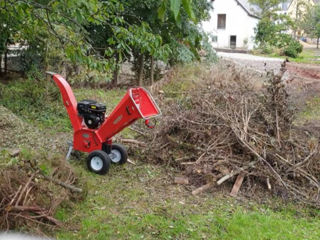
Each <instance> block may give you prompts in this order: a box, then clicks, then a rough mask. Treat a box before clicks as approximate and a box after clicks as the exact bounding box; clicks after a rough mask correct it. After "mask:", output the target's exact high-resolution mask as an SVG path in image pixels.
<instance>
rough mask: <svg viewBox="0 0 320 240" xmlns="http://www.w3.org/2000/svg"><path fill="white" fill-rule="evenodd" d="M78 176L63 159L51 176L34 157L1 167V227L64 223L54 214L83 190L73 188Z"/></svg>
mask: <svg viewBox="0 0 320 240" xmlns="http://www.w3.org/2000/svg"><path fill="white" fill-rule="evenodd" d="M75 182H76V178H75V175H74V173H73V171H72V170H71V168H70V167H68V166H67V164H66V163H65V162H63V161H62V160H61V161H60V162H59V161H58V164H57V163H56V166H55V168H54V169H53V171H52V173H51V174H50V175H48V174H46V173H45V172H44V171H43V170H41V169H40V168H38V166H37V163H36V162H35V161H33V160H20V161H19V162H18V164H7V166H6V167H4V168H1V169H0V230H13V229H15V230H16V229H19V228H20V227H24V228H25V227H26V226H28V227H30V229H38V231H39V232H41V229H44V228H45V229H53V228H56V227H60V226H61V225H62V223H61V222H60V221H58V220H57V219H55V217H54V215H55V212H56V210H57V208H58V206H59V205H60V204H61V203H62V202H64V201H66V200H70V199H71V197H72V199H74V197H76V195H73V194H72V193H74V192H81V191H82V190H81V189H79V188H77V187H74V186H73V185H72V184H74V183H75Z"/></svg>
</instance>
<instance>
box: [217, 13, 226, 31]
mask: <svg viewBox="0 0 320 240" xmlns="http://www.w3.org/2000/svg"><path fill="white" fill-rule="evenodd" d="M226 18H227V15H226V14H218V29H226Z"/></svg>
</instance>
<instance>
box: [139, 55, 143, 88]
mask: <svg viewBox="0 0 320 240" xmlns="http://www.w3.org/2000/svg"><path fill="white" fill-rule="evenodd" d="M143 69H144V55H143V54H141V55H140V57H139V70H138V85H139V86H142V85H143Z"/></svg>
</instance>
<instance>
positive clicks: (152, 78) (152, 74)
mask: <svg viewBox="0 0 320 240" xmlns="http://www.w3.org/2000/svg"><path fill="white" fill-rule="evenodd" d="M150 77H151V86H152V85H153V84H154V57H153V56H151V70H150Z"/></svg>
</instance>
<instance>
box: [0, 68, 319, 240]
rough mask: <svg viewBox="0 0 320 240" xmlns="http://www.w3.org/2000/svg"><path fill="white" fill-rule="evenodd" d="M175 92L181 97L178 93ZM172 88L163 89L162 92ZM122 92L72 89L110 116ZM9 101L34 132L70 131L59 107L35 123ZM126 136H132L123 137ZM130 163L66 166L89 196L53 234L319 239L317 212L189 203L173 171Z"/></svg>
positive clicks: (211, 196) (212, 200)
mask: <svg viewBox="0 0 320 240" xmlns="http://www.w3.org/2000/svg"><path fill="white" fill-rule="evenodd" d="M195 70H196V71H195ZM199 72H201V70H200V71H199V69H198V70H197V69H196V68H190V67H188V68H185V69H180V70H179V71H178V72H177V73H176V74H175V78H176V79H184V78H185V77H188V79H193V78H194V79H196V76H197V75H199ZM198 77H199V76H198ZM172 88H173V89H176V88H177V86H175V85H173V86H172ZM178 88H179V89H180V90H181V89H183V86H178ZM187 88H188V87H187ZM170 89H171V87H165V88H164V90H165V91H170ZM12 91H14V88H12ZM124 92H125V91H124V90H112V91H107V92H104V91H103V90H88V89H77V90H75V95H76V97H77V98H78V100H80V99H83V98H94V99H97V100H101V101H103V102H105V103H107V106H108V110H110V109H111V108H112V107H113V106H115V105H116V104H117V102H118V101H119V100H120V99H121V96H122V95H123V94H124ZM7 100H8V99H5V100H3V99H2V100H1V101H0V102H2V103H3V102H6V103H7V104H6V106H7V107H8V108H10V109H12V110H13V111H14V112H15V113H17V114H18V115H20V116H21V117H24V118H25V119H29V121H31V122H32V123H34V125H36V126H39V127H40V128H49V129H51V131H52V133H53V132H54V131H55V129H57V128H58V129H59V130H62V131H68V129H70V127H69V126H70V125H69V123H68V119H67V116H66V114H64V115H58V113H63V111H64V110H63V106H62V104H61V102H59V101H53V102H51V103H50V104H49V103H48V104H49V106H48V108H46V109H50V108H52V109H55V110H54V111H50V112H49V111H47V112H44V113H43V114H44V115H45V114H46V113H47V114H48V116H49V118H47V119H46V118H40V119H39V118H38V116H37V115H36V114H35V113H36V112H37V111H32V109H36V108H35V107H34V106H33V107H30V109H29V110H28V111H25V110H23V109H22V110H19V108H18V107H16V106H17V105H16V104H15V102H12V98H11V100H10V101H11V102H12V103H11V104H10V101H9V100H8V101H7ZM26 105H28V103H26ZM54 106H56V108H54ZM55 112H56V114H57V115H55ZM51 116H53V117H52V119H51ZM60 125H61V126H60ZM0 131H1V130H0ZM125 134H126V135H131V133H130V131H128V130H127V131H125ZM84 157H85V155H84V156H83V158H84ZM132 160H134V161H135V162H136V163H137V164H136V165H132V164H127V165H125V166H112V168H111V170H110V173H109V174H108V175H106V176H97V175H94V174H91V173H89V172H88V171H87V170H86V169H85V166H84V165H85V164H84V161H81V162H80V161H78V160H76V159H72V162H71V163H72V165H73V166H74V168H75V171H76V172H77V173H78V175H79V176H80V178H81V180H82V182H85V183H86V184H87V191H88V193H87V197H86V198H85V199H84V200H83V201H82V202H80V203H78V204H76V205H74V206H73V208H70V206H62V207H61V208H60V209H59V211H58V212H57V214H56V217H57V218H58V219H60V220H61V221H63V222H64V223H65V226H66V229H64V230H61V231H59V232H58V233H57V234H56V237H57V238H58V239H319V238H320V230H319V226H320V220H319V215H320V213H319V211H317V210H310V209H302V208H300V207H295V206H285V205H283V204H280V203H276V201H275V202H272V203H269V204H268V205H266V206H265V205H258V204H256V203H252V202H247V200H245V201H244V202H241V201H236V200H234V199H232V198H229V197H223V196H217V194H216V193H208V194H204V195H202V196H192V195H191V194H190V190H189V189H186V188H185V187H183V186H178V185H174V184H173V183H172V177H173V176H174V175H175V174H176V173H175V171H174V170H173V169H170V168H165V167H164V166H155V165H149V164H145V163H142V162H140V161H139V159H137V158H136V159H132ZM268 206H269V207H268ZM270 206H272V209H271V208H270Z"/></svg>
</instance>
